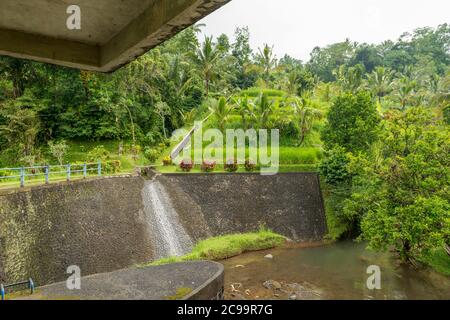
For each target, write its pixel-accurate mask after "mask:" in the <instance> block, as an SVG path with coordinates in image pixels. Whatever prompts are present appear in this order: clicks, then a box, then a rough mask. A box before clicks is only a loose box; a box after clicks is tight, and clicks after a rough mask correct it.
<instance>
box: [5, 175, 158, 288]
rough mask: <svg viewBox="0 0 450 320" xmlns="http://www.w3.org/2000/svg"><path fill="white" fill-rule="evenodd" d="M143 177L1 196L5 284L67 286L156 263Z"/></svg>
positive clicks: (65, 185) (55, 187)
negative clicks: (72, 271) (75, 278)
mask: <svg viewBox="0 0 450 320" xmlns="http://www.w3.org/2000/svg"><path fill="white" fill-rule="evenodd" d="M143 183H144V181H143V179H142V178H139V177H130V178H111V179H100V180H92V181H85V182H73V183H64V184H60V185H50V186H46V187H38V188H32V189H29V190H23V191H18V192H13V193H11V194H4V195H0V242H1V250H2V257H3V258H2V259H0V263H1V264H2V266H1V267H2V268H1V271H0V281H1V282H4V281H7V282H12V281H17V280H24V279H27V278H28V277H32V278H33V280H34V281H35V282H36V283H37V284H39V285H42V284H47V283H52V282H57V281H62V280H64V279H66V278H67V277H68V276H67V275H66V269H67V267H68V266H70V265H77V266H79V267H80V268H81V272H82V275H88V274H93V273H98V272H108V271H114V270H117V269H120V268H124V267H126V266H129V265H131V264H133V263H140V262H144V261H148V260H150V259H152V252H153V249H152V245H151V242H150V239H149V237H148V232H147V222H146V220H145V217H144V215H143V210H142V201H141V197H140V194H141V189H142V186H143Z"/></svg>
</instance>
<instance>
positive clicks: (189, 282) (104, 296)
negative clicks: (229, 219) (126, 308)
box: [17, 261, 224, 300]
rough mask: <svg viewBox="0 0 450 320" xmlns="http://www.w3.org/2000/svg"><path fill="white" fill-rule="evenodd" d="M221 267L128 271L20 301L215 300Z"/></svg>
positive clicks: (220, 294) (198, 265) (182, 266)
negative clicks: (77, 286) (77, 288)
mask: <svg viewBox="0 0 450 320" xmlns="http://www.w3.org/2000/svg"><path fill="white" fill-rule="evenodd" d="M223 286H224V267H223V266H222V265H221V264H220V263H217V262H212V261H196V262H184V263H174V264H168V265H162V266H151V267H143V268H130V269H124V270H118V271H114V272H110V273H103V274H97V275H92V276H87V277H82V278H81V288H80V289H79V290H76V289H75V290H69V289H68V288H67V284H66V282H59V283H55V284H51V285H47V286H44V287H39V288H37V289H36V291H35V293H34V294H33V295H31V296H23V297H20V298H17V299H23V300H43V299H44V300H215V299H222V298H223Z"/></svg>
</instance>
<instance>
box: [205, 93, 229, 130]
mask: <svg viewBox="0 0 450 320" xmlns="http://www.w3.org/2000/svg"><path fill="white" fill-rule="evenodd" d="M209 110H210V111H211V113H212V114H213V116H214V117H215V118H216V121H217V125H218V126H219V129H220V131H222V132H225V123H226V122H227V121H228V117H229V115H230V113H231V112H232V111H233V106H232V105H229V104H228V103H227V100H226V99H225V98H224V97H221V98H220V99H219V100H215V99H212V100H210V105H209Z"/></svg>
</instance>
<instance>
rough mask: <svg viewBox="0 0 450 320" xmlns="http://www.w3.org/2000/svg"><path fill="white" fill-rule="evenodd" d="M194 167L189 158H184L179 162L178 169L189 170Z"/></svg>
mask: <svg viewBox="0 0 450 320" xmlns="http://www.w3.org/2000/svg"><path fill="white" fill-rule="evenodd" d="M193 167H194V164H193V163H192V160H191V159H184V160H182V161H181V162H180V169H181V170H182V171H184V172H189V171H191V170H192V168H193Z"/></svg>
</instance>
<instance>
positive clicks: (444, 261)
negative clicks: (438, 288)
mask: <svg viewBox="0 0 450 320" xmlns="http://www.w3.org/2000/svg"><path fill="white" fill-rule="evenodd" d="M422 262H423V263H425V264H427V265H429V266H430V267H431V268H433V269H434V270H435V271H437V272H439V273H442V274H443V275H446V276H450V257H449V256H448V254H447V252H445V250H444V249H437V250H435V251H434V252H432V253H431V254H430V255H429V256H428V257H426V258H423V259H422Z"/></svg>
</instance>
